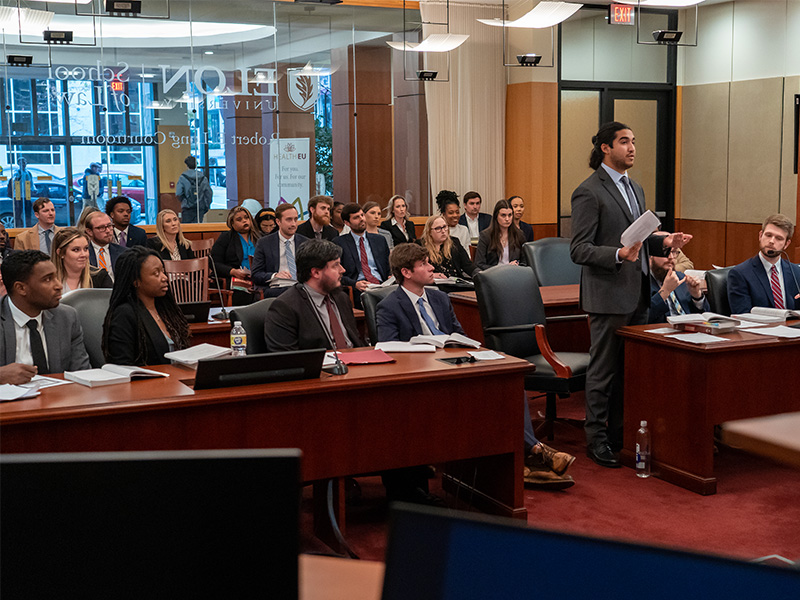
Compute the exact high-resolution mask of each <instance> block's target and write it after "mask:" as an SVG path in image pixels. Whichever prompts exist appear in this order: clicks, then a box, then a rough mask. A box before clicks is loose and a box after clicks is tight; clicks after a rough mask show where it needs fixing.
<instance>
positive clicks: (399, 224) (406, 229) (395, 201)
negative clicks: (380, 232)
mask: <svg viewBox="0 0 800 600" xmlns="http://www.w3.org/2000/svg"><path fill="white" fill-rule="evenodd" d="M386 212H387V213H388V214H387V215H386V216H387V217H389V218H388V219H386V220H385V221H384V222H383V223H381V229H385V230H386V231H388V232H389V233H391V234H392V239H393V240H394V245H395V246H397V245H399V244H406V243H408V242H414V241H416V239H417V234H416V232H415V231H414V223H412V222H411V221H409V220H408V204H406V199H405V198H403V197H402V196H396V195H395V196H392V197H391V198H389V204H388V205H387V206H386Z"/></svg>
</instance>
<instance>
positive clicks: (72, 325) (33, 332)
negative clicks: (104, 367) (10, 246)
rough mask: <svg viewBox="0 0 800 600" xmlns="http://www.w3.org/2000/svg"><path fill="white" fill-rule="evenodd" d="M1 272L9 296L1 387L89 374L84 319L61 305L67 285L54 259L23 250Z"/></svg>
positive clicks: (1, 335)
mask: <svg viewBox="0 0 800 600" xmlns="http://www.w3.org/2000/svg"><path fill="white" fill-rule="evenodd" d="M1 268H2V274H3V281H4V282H5V285H6V289H7V290H8V295H7V296H4V297H3V299H2V301H0V365H2V366H0V383H11V384H14V385H19V384H22V383H27V382H29V381H30V380H31V379H32V378H33V377H34V375H36V374H37V373H38V374H39V375H43V374H45V373H61V372H63V371H74V370H78V369H88V368H89V367H90V366H91V365H90V364H89V355H88V354H87V353H86V348H85V347H84V345H83V331H82V330H81V326H80V323H79V322H78V314H77V313H76V312H75V309H74V308H72V307H71V306H65V305H59V301H60V300H61V281H60V280H59V279H58V277H56V267H55V265H54V264H53V263H52V261H51V260H50V257H49V256H47V254H45V253H44V252H40V251H39V250H23V251H21V252H15V253H14V254H12V255H10V256H8V257H7V258H6V259H5V260H4V261H3V265H2V267H1Z"/></svg>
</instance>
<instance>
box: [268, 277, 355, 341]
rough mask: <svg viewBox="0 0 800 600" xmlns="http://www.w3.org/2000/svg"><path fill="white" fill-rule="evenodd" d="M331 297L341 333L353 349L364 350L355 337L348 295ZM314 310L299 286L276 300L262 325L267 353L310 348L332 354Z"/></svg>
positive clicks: (340, 292)
mask: <svg viewBox="0 0 800 600" xmlns="http://www.w3.org/2000/svg"><path fill="white" fill-rule="evenodd" d="M330 296H331V299H332V300H333V301H334V302H335V303H336V307H337V308H338V309H339V315H340V316H341V317H342V323H343V324H344V329H345V331H346V332H347V337H348V338H350V341H351V342H353V347H360V346H365V345H366V344H365V343H364V340H362V339H361V337H360V336H359V334H358V327H357V326H356V318H355V316H353V305H352V304H350V298H349V297H348V295H347V293H346V292H345V291H344V290H343V289H342V288H337V289H335V290H334V291H332V292H331V293H330ZM315 310H316V309H315V308H314V306H313V305H312V304H311V298H310V296H309V295H308V293H307V292H306V290H305V288H304V287H303V285H302V284H299V283H298V284H297V285H295V286H294V287H290V288H289V289H287V290H286V291H285V292H284V293H283V294H281V295H280V296H278V297H277V298H276V299H275V301H274V302H273V303H272V305H271V306H270V307H269V311H268V312H267V318H266V320H265V321H264V336H265V338H266V342H267V348H268V349H269V351H270V352H280V351H284V350H310V349H312V348H327V349H328V350H331V349H332V348H331V344H330V342H329V341H328V336H327V335H326V332H325V330H324V329H323V328H322V325H320V322H319V321H318V320H317V317H316V316H315V315H314V311H315Z"/></svg>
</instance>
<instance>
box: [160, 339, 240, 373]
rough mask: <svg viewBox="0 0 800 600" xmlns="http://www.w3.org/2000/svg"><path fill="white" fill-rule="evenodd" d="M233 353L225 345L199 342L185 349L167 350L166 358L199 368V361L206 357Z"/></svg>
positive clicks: (176, 362)
mask: <svg viewBox="0 0 800 600" xmlns="http://www.w3.org/2000/svg"><path fill="white" fill-rule="evenodd" d="M230 353H231V349H230V348H225V347H224V346H215V345H214V344H198V345H197V346H190V347H188V348H185V349H184V350H174V351H172V352H167V353H166V354H165V355H164V358H168V359H170V360H171V361H172V362H173V363H175V364H179V365H183V366H185V367H190V368H192V369H196V368H197V362H198V361H200V360H203V359H204V358H219V357H220V356H226V355H228V354H230Z"/></svg>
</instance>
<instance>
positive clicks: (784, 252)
mask: <svg viewBox="0 0 800 600" xmlns="http://www.w3.org/2000/svg"><path fill="white" fill-rule="evenodd" d="M770 252H775V250H770ZM775 254H781V255H783V256H786V262H788V263H789V273H791V274H792V279H794V289H796V290H797V291H798V292H800V285H797V275H795V273H794V265H793V264H792V261H791V259H789V255H788V254H786V251H785V250H784V251H783V252H780V253H779V252H775ZM787 295H788V294H787ZM794 300H797V297H795V298H794ZM794 304H795V309H797V308H798V307H797V306H796V305H797V302H795V303H794Z"/></svg>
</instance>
